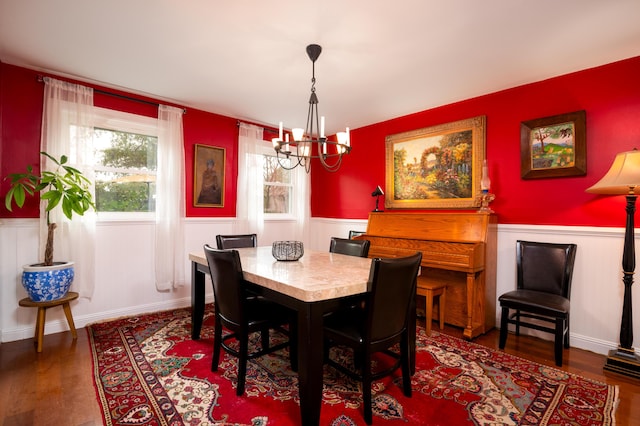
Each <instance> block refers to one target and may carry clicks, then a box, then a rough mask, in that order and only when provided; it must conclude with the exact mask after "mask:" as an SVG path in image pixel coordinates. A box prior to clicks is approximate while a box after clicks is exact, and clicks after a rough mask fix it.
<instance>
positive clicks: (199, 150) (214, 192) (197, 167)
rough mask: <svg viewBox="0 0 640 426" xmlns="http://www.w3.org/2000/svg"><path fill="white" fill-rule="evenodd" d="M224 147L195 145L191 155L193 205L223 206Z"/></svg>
mask: <svg viewBox="0 0 640 426" xmlns="http://www.w3.org/2000/svg"><path fill="white" fill-rule="evenodd" d="M224 171H225V149H224V148H217V147H214V146H209V145H199V144H196V145H195V155H194V156H193V205H194V206H195V207H224V178H225V176H224Z"/></svg>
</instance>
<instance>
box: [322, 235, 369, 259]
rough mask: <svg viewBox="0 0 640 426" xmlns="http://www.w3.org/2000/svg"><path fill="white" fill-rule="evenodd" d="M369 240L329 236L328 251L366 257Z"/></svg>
mask: <svg viewBox="0 0 640 426" xmlns="http://www.w3.org/2000/svg"><path fill="white" fill-rule="evenodd" d="M370 245H371V242H370V241H369V240H351V239H347V238H338V237H331V244H330V245H329V251H330V252H331V253H340V254H346V255H349V256H359V257H367V256H368V255H369V246H370Z"/></svg>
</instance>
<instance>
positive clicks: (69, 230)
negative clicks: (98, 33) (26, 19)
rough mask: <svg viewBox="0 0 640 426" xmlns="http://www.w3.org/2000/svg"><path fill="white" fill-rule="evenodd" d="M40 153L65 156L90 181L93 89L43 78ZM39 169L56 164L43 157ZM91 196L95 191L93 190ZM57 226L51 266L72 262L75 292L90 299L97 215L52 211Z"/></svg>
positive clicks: (42, 212)
mask: <svg viewBox="0 0 640 426" xmlns="http://www.w3.org/2000/svg"><path fill="white" fill-rule="evenodd" d="M40 148H41V150H42V151H46V152H47V153H49V154H50V155H52V156H53V157H54V158H58V159H59V158H60V157H61V156H62V155H66V156H67V157H69V164H71V165H73V166H74V167H76V168H77V169H79V170H80V171H82V173H83V174H84V175H85V176H86V177H87V178H88V179H89V180H90V181H91V182H94V173H93V161H94V160H93V89H91V88H89V87H85V86H81V85H78V84H71V83H67V82H63V81H59V80H56V79H53V78H49V77H45V78H44V104H43V113H42V138H41V142H40ZM41 160H42V163H41V166H42V169H43V170H54V168H55V167H56V166H55V164H52V162H51V160H48V159H46V158H45V157H42V159H41ZM91 193H92V195H94V199H95V191H94V188H93V187H92V188H91ZM44 209H45V203H40V250H39V251H40V256H41V259H40V260H41V261H42V260H43V259H42V256H44V246H45V244H46V239H47V223H46V215H45V210H44ZM50 216H51V221H52V222H55V223H56V224H57V228H56V231H55V239H54V250H55V251H54V261H61V260H72V261H74V262H75V265H74V269H75V279H74V282H73V290H74V291H77V292H78V293H80V296H81V297H87V298H91V297H92V296H93V291H94V288H95V232H96V213H95V212H94V211H93V210H90V211H88V212H86V213H85V214H84V215H83V216H78V215H74V216H73V220H72V221H69V219H67V218H66V217H65V215H64V214H63V213H62V210H61V209H60V208H56V209H55V210H53V211H52V212H51V215H50Z"/></svg>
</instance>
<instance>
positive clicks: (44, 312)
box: [35, 307, 47, 352]
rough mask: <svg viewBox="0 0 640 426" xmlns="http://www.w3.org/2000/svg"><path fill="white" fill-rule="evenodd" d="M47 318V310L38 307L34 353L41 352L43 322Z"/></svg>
mask: <svg viewBox="0 0 640 426" xmlns="http://www.w3.org/2000/svg"><path fill="white" fill-rule="evenodd" d="M46 316H47V308H44V307H38V316H37V318H36V336H35V339H36V341H35V343H36V352H42V340H44V322H45V318H46Z"/></svg>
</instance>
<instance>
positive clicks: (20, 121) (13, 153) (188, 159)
mask: <svg viewBox="0 0 640 426" xmlns="http://www.w3.org/2000/svg"><path fill="white" fill-rule="evenodd" d="M94 87H95V86H94ZM95 88H97V89H102V90H106V91H108V92H110V93H118V94H124V95H126V96H130V97H135V98H138V99H141V100H145V101H151V102H154V100H153V99H148V98H143V97H140V96H135V95H131V94H127V93H122V92H117V91H114V90H111V89H105V88H100V87H95ZM43 93H44V84H43V83H42V82H39V81H38V73H37V72H35V71H31V70H28V69H25V68H20V67H16V66H12V65H7V64H3V63H0V176H1V177H4V176H7V175H8V174H9V173H15V172H22V171H24V170H25V168H26V165H27V164H32V165H33V166H34V168H35V169H36V170H37V169H38V168H39V164H40V163H39V161H40V159H39V154H38V152H39V151H40V128H41V125H42V99H43ZM94 104H95V105H96V106H100V107H105V108H112V109H116V110H120V111H126V112H130V113H134V114H140V115H146V116H149V117H157V116H158V109H157V107H155V106H154V105H148V104H144V103H140V102H134V101H131V100H126V99H120V98H117V97H113V96H109V95H104V94H100V93H95V95H94ZM183 126H184V143H185V171H186V179H187V182H186V199H187V216H203V217H206V216H223V217H229V216H231V217H233V216H235V214H236V196H235V194H236V180H237V174H238V167H237V161H236V155H237V146H238V142H237V141H238V126H237V120H236V119H234V118H230V117H224V116H221V115H217V114H211V113H207V112H203V111H199V110H196V109H191V108H187V113H186V114H185V115H184V117H183ZM196 144H201V145H211V146H216V147H220V148H224V149H225V152H226V164H225V177H226V179H225V194H224V206H223V207H194V206H193V172H192V170H193V155H194V151H195V147H194V145H196ZM8 186H9V185H8V182H7V181H6V180H4V179H3V180H2V181H0V195H1V197H0V199H1V201H2V203H0V217H38V202H37V199H35V198H30V199H28V200H27V203H26V205H25V207H24V208H23V209H16V208H14V209H13V212H8V211H7V210H6V208H5V207H4V194H6V192H7V189H8Z"/></svg>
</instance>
